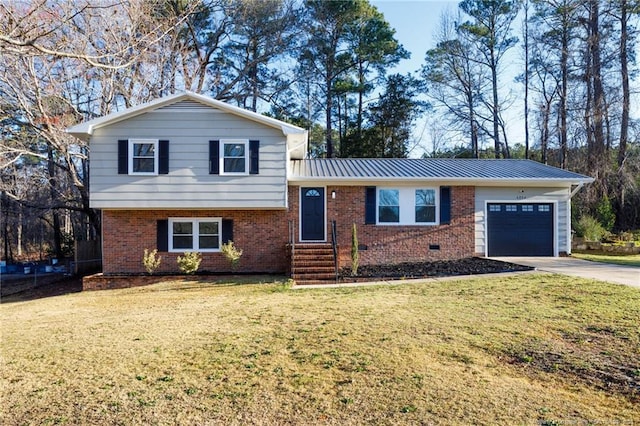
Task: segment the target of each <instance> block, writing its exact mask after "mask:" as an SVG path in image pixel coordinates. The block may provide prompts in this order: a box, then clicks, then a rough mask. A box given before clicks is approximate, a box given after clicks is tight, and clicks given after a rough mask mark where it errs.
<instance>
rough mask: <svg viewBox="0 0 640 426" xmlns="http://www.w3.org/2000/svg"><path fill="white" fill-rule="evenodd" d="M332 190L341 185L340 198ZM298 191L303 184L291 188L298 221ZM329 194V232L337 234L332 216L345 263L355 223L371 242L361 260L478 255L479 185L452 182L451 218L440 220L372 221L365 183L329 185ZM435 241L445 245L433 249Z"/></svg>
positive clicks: (363, 237)
mask: <svg viewBox="0 0 640 426" xmlns="http://www.w3.org/2000/svg"><path fill="white" fill-rule="evenodd" d="M310 186H311V185H310ZM332 191H336V198H335V199H332V198H331V192H332ZM298 194H299V187H298V186H291V187H290V188H289V203H290V213H289V214H290V219H295V220H296V222H297V221H298V220H299V216H298V214H297V210H298V199H299V195H298ZM326 195H327V235H329V236H330V235H331V228H330V226H331V221H332V220H335V221H336V225H337V234H338V245H339V250H340V264H341V266H348V265H350V264H351V260H350V259H351V228H352V226H353V224H354V223H355V224H356V227H357V230H358V242H359V244H360V245H361V246H366V250H361V251H360V264H361V265H368V264H382V263H400V262H407V261H433V260H449V259H460V258H464V257H469V256H473V255H474V248H475V247H474V246H475V244H474V238H475V236H474V226H475V225H474V202H475V189H474V187H471V186H454V187H451V223H450V224H447V225H438V226H415V225H413V226H385V225H366V224H365V187H362V186H328V187H327V189H326ZM293 212H295V215H292V213H293ZM430 245H439V246H440V249H439V250H435V249H430V248H429V246H430Z"/></svg>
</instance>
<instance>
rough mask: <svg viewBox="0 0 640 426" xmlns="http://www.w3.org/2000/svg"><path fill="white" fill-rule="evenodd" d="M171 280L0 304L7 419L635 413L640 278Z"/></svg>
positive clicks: (0, 419) (404, 420)
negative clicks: (637, 281)
mask: <svg viewBox="0 0 640 426" xmlns="http://www.w3.org/2000/svg"><path fill="white" fill-rule="evenodd" d="M230 284H231V283H229V284H226V285H214V284H210V283H206V282H193V281H175V282H166V283H161V284H156V285H153V286H149V287H140V288H134V289H124V290H110V291H99V292H85V293H76V294H70V295H66V296H60V297H53V298H49V299H40V300H34V301H28V302H15V303H10V304H3V305H0V313H1V315H2V352H1V365H2V374H1V375H0V389H1V392H2V395H1V397H2V404H1V405H0V423H1V424H3V425H5V424H6V425H14V424H47V423H52V422H55V423H59V424H121V423H122V422H123V421H125V422H126V423H129V424H341V425H342V424H344V425H349V424H389V425H391V424H471V423H473V424H491V425H494V424H505V425H506V424H508V425H511V424H576V423H579V424H634V423H636V422H639V421H640V414H639V413H640V411H639V410H638V406H639V404H640V365H639V364H638V359H640V331H639V329H638V321H639V319H640V291H639V290H638V289H634V288H630V287H626V286H619V285H611V284H606V283H601V282H597V281H592V280H583V279H578V278H571V277H565V276H560V275H538V274H535V275H521V276H511V277H499V278H495V277H492V278H490V279H484V278H477V279H470V280H453V281H443V282H430V283H417V284H402V285H393V286H371V287H354V288H337V289H303V290H290V289H288V287H287V286H286V285H284V284H282V283H275V284H255V285H252V284H244V285H230Z"/></svg>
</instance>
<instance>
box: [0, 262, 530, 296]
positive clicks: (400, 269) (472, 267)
mask: <svg viewBox="0 0 640 426" xmlns="http://www.w3.org/2000/svg"><path fill="white" fill-rule="evenodd" d="M531 270H533V268H530V267H528V266H522V265H516V264H513V263H508V262H500V261H497V260H491V259H484V258H479V257H470V258H466V259H460V260H443V261H437V262H406V263H399V264H395V265H366V266H361V267H360V268H359V269H358V275H357V276H355V277H353V276H351V269H350V268H343V269H342V271H341V280H340V281H342V282H352V281H366V280H370V279H379V280H385V279H403V278H405V279H406V278H409V279H410V278H428V277H448V276H457V275H476V274H494V273H500V272H515V271H531ZM8 284H9V283H7V282H6V281H5V282H3V285H2V286H3V287H8ZM12 284H17V283H12ZM80 291H82V278H80V277H71V278H69V277H57V279H56V280H51V282H46V281H45V280H43V281H42V282H41V283H40V285H38V286H37V287H35V288H30V289H26V290H24V291H19V292H17V293H15V294H11V295H9V294H7V295H3V296H2V298H1V302H2V303H10V302H17V301H26V300H34V299H40V298H43V297H52V296H59V295H63V294H68V293H76V292H80ZM7 293H10V292H7Z"/></svg>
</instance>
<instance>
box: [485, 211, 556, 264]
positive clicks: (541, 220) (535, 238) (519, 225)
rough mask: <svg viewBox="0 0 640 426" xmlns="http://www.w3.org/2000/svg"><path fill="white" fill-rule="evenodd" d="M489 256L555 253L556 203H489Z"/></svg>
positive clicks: (549, 254)
mask: <svg viewBox="0 0 640 426" xmlns="http://www.w3.org/2000/svg"><path fill="white" fill-rule="evenodd" d="M487 238H488V242H487V243H488V249H487V251H488V255H489V256H553V255H554V252H553V204H551V203H536V204H509V203H489V204H487Z"/></svg>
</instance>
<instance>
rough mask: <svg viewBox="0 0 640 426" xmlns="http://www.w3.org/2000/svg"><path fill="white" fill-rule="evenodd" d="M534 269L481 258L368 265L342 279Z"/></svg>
mask: <svg viewBox="0 0 640 426" xmlns="http://www.w3.org/2000/svg"><path fill="white" fill-rule="evenodd" d="M533 269H534V268H532V267H529V266H523V265H516V264H514V263H508V262H500V261H497V260H492V259H484V258H480V257H469V258H465V259H458V260H441V261H437V262H404V263H398V264H394V265H366V266H361V267H360V268H358V275H356V276H355V277H354V276H353V275H351V268H342V270H341V271H340V277H341V278H342V279H344V280H347V279H349V278H385V279H401V278H426V277H449V276H457V275H476V274H495V273H501V272H517V271H531V270H533Z"/></svg>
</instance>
